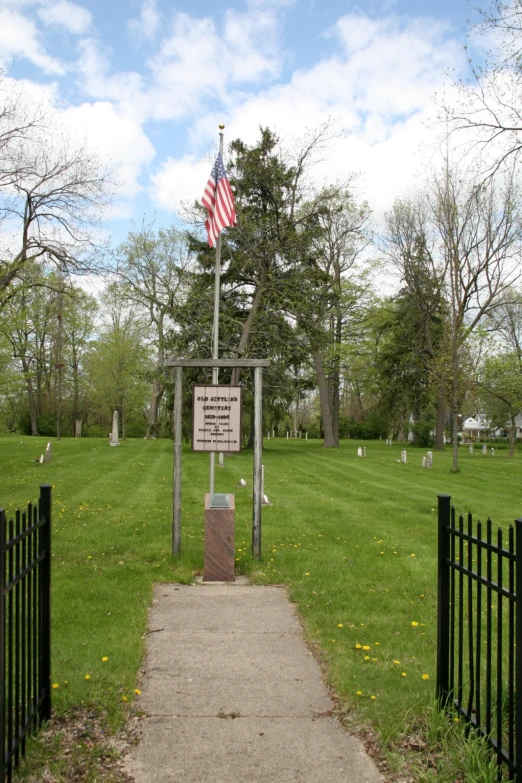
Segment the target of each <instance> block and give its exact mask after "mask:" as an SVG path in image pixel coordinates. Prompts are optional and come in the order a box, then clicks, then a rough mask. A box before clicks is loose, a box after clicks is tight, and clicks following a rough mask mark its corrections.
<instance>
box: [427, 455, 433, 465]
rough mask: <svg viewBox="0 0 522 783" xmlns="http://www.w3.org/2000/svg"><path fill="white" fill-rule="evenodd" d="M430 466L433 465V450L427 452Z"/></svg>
mask: <svg viewBox="0 0 522 783" xmlns="http://www.w3.org/2000/svg"><path fill="white" fill-rule="evenodd" d="M427 461H428V468H432V467H433V451H428V454H427Z"/></svg>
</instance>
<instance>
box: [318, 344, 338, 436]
mask: <svg viewBox="0 0 522 783" xmlns="http://www.w3.org/2000/svg"><path fill="white" fill-rule="evenodd" d="M314 366H315V371H316V373H317V384H318V386H319V400H320V403H321V418H322V420H323V431H324V443H323V448H325V449H332V448H334V447H335V441H334V436H333V430H332V412H331V410H330V401H329V399H328V384H327V382H326V377H325V374H324V368H323V360H322V358H321V355H320V354H319V353H317V352H314Z"/></svg>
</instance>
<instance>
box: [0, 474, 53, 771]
mask: <svg viewBox="0 0 522 783" xmlns="http://www.w3.org/2000/svg"><path fill="white" fill-rule="evenodd" d="M50 605H51V485H50V484H44V485H42V486H41V487H40V499H39V502H38V504H32V503H29V504H28V506H27V511H24V512H20V510H17V511H16V513H15V518H14V520H13V519H11V520H9V522H7V519H6V513H5V510H4V509H0V780H1V781H4V780H7V781H9V783H10V782H11V780H12V774H13V768H14V767H15V766H16V765H17V764H18V762H19V760H20V757H21V756H22V755H23V754H24V752H25V743H26V736H27V734H28V732H29V731H31V730H32V729H34V728H35V727H37V726H39V725H40V723H41V722H42V721H43V720H48V719H49V718H50V716H51V606H50Z"/></svg>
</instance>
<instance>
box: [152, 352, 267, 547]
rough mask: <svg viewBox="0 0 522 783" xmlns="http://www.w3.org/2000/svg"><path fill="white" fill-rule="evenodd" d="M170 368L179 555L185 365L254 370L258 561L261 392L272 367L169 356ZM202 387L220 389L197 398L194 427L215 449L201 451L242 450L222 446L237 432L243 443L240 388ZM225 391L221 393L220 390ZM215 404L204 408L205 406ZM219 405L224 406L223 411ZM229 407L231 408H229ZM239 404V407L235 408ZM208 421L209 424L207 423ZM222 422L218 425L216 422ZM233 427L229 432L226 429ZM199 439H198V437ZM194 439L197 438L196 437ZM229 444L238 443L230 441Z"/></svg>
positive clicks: (245, 361)
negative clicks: (197, 419) (265, 373)
mask: <svg viewBox="0 0 522 783" xmlns="http://www.w3.org/2000/svg"><path fill="white" fill-rule="evenodd" d="M165 365H166V366H167V367H174V368H175V385H174V495H173V512H172V554H173V555H179V554H180V552H181V455H182V449H181V444H182V426H181V409H182V406H181V401H182V368H183V367H210V368H212V369H214V368H216V369H217V368H219V367H227V368H231V369H232V368H234V367H245V368H253V369H254V475H253V487H254V492H253V495H254V498H253V513H252V554H253V556H254V557H255V558H256V559H257V560H259V558H260V557H261V502H262V476H261V463H262V452H263V418H262V408H263V392H262V380H263V367H269V366H270V362H269V361H268V360H267V359H168V360H167V361H166V362H165ZM194 388H196V389H197V388H200V389H209V390H210V389H213V390H215V389H217V390H218V391H217V392H215V393H214V392H209V393H208V394H207V393H206V392H201V393H196V396H200V397H208V398H209V399H208V400H197V401H196V402H197V403H198V404H199V405H200V408H201V411H200V416H201V415H203V419H201V418H200V421H202V422H203V423H202V424H201V425H199V424H198V425H197V427H196V425H194V429H196V428H197V429H198V430H199V429H200V427H201V428H202V429H203V430H205V429H208V430H209V432H202V433H201V438H202V439H207V441H208V445H212V444H213V445H212V450H210V449H209V448H200V449H195V450H196V451H197V450H200V451H210V453H211V454H214V455H215V453H216V452H220V451H239V450H240V449H239V448H238V449H235V448H234V449H232V448H228V449H227V448H223V446H225V445H227V444H226V443H225V437H226V438H227V439H229V440H230V441H232V440H236V438H235V437H234V432H238V437H237V440H238V445H239V446H240V445H241V423H240V421H239V424H238V423H237V411H238V410H239V411H240V405H237V403H238V402H239V401H238V400H233V399H232V397H235V396H237V395H236V393H235V392H234V391H229V390H234V389H238V388H239V387H234V386H216V385H214V384H212V385H208V386H204V385H201V386H199V387H197V386H196V387H194ZM222 389H223V390H225V391H224V392H223V393H221V390H222ZM211 397H225V399H224V400H219V399H216V400H211V399H210V398H211ZM206 405H208V406H215V409H212V407H210V408H207V409H206V410H204V407H205V406H206ZM219 406H222V409H221V410H220V408H219ZM229 406H230V410H228V407H229ZM234 406H237V407H234ZM205 415H207V416H209V417H210V416H223V417H227V416H228V417H229V418H222V419H211V418H208V419H205V418H204V417H205ZM205 421H206V422H207V423H205ZM216 422H219V427H216V426H215V423H216ZM225 430H230V432H228V431H227V432H225ZM195 440H197V438H196V439H195ZM193 442H194V440H193ZM229 445H232V446H234V445H236V444H232V443H230V444H229Z"/></svg>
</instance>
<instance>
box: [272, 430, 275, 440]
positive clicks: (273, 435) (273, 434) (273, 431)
mask: <svg viewBox="0 0 522 783" xmlns="http://www.w3.org/2000/svg"><path fill="white" fill-rule="evenodd" d="M272 437H273V438H275V430H272Z"/></svg>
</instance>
